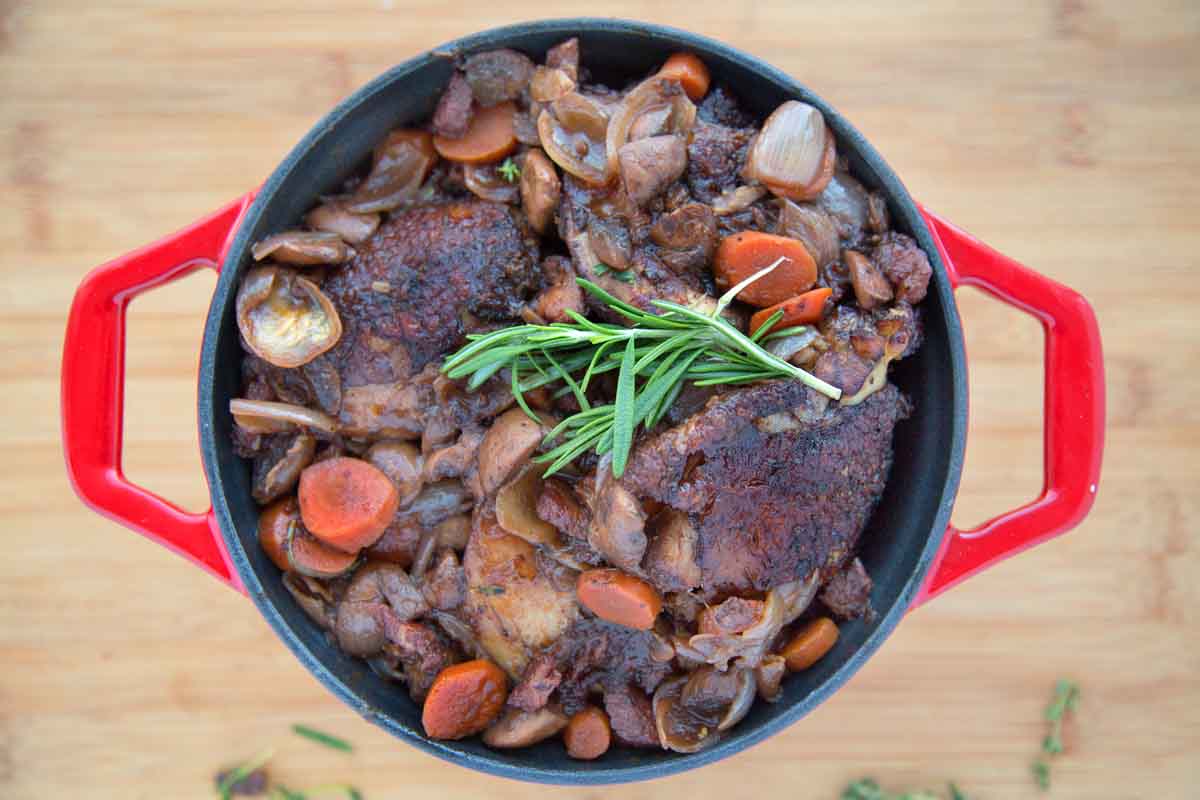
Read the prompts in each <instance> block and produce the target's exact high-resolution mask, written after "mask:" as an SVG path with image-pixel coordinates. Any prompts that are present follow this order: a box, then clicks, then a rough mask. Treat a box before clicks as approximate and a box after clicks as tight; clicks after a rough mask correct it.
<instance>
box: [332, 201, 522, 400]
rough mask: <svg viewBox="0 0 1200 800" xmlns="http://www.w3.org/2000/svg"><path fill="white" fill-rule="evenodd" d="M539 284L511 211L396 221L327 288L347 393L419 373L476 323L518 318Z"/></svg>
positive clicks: (449, 207)
mask: <svg viewBox="0 0 1200 800" xmlns="http://www.w3.org/2000/svg"><path fill="white" fill-rule="evenodd" d="M538 282H539V270H538V247H537V241H536V239H535V237H534V236H533V233H532V232H531V231H530V230H529V229H528V228H527V227H526V226H525V224H524V222H523V221H522V219H521V217H520V215H519V214H517V213H514V212H513V211H512V210H510V209H509V208H508V207H507V206H504V205H500V204H498V203H488V202H480V201H467V202H454V203H449V204H446V205H435V206H420V207H418V208H413V209H410V210H408V211H403V212H400V213H398V214H396V215H394V216H393V217H392V218H391V219H389V220H388V221H387V222H385V223H384V224H383V225H381V226H380V227H379V230H377V231H376V232H375V235H373V236H372V237H371V238H370V239H369V240H367V241H366V242H364V243H363V244H361V245H359V246H358V248H357V255H355V257H354V259H353V260H352V261H351V262H350V263H349V264H347V265H345V266H344V267H342V268H341V269H338V270H336V271H334V272H333V273H331V274H330V276H329V277H328V278H327V279H326V280H325V282H324V283H323V284H322V286H321V289H322V291H323V292H324V293H325V294H326V295H327V296H328V297H329V299H330V300H332V301H333V304H334V306H335V307H336V308H337V310H338V314H339V315H340V317H341V320H342V326H343V333H342V338H341V340H340V341H339V342H338V344H337V347H335V348H334V349H333V350H332V351H330V353H331V358H332V360H333V362H334V363H336V364H337V366H338V371H339V373H340V374H341V382H342V387H343V390H344V391H346V389H347V388H349V387H361V386H372V385H380V384H383V385H387V384H394V383H396V382H399V381H403V380H405V379H407V378H409V377H410V376H412V375H415V374H417V373H419V372H420V371H421V370H422V368H423V367H425V366H426V365H427V364H429V363H430V362H432V361H434V360H435V359H437V358H438V357H439V356H441V355H443V354H444V353H446V352H447V351H449V350H451V349H452V348H454V347H457V346H458V345H459V344H461V342H462V341H463V337H464V336H465V334H466V333H468V332H469V331H470V330H472V329H474V328H475V327H478V322H477V321H475V320H489V321H504V320H509V319H512V318H514V317H516V316H517V314H518V312H519V311H520V310H521V306H522V305H523V304H524V301H525V300H526V299H528V297H529V296H530V295H531V294H532V293H533V290H534V289H535V288H536V287H537V284H538ZM346 393H347V394H349V393H348V392H346ZM349 401H350V398H349V397H346V398H344V401H343V402H344V403H346V402H349Z"/></svg>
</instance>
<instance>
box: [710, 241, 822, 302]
mask: <svg viewBox="0 0 1200 800" xmlns="http://www.w3.org/2000/svg"><path fill="white" fill-rule="evenodd" d="M780 258H784V259H786V261H784V262H783V263H782V264H780V265H779V266H778V267H776V268H775V270H774V271H773V272H771V273H770V274H768V275H764V276H763V277H762V278H759V279H758V280H757V281H755V282H754V283H752V284H750V285H749V286H747V287H746V288H745V289H742V291H741V292H739V293H738V299H739V300H741V301H742V302H743V303H749V304H750V305H752V306H758V307H759V308H767V307H768V306H773V305H775V304H776V303H782V302H783V301H784V300H787V299H788V298H789V297H795V296H796V295H798V294H800V293H801V292H804V291H807V290H808V289H811V288H812V285H813V284H814V283H816V282H817V264H816V262H815V261H813V258H812V256H811V255H809V253H808V248H806V247H805V246H804V243H803V242H801V241H800V240H799V239H792V238H789V237H787V236H776V235H774V234H772V233H763V232H761V231H743V232H741V233H735V234H732V235H730V236H726V237H725V238H724V239H722V240H721V244H720V245H719V246H718V247H717V253H716V257H715V258H714V259H713V272H714V275H715V277H716V281H717V286H718V288H721V289H728V288H729V287H731V286H735V285H736V284H738V283H740V282H742V281H743V280H745V279H746V278H749V277H750V276H751V275H753V274H754V273H756V272H758V271H759V270H761V269H765V268H767V267H769V266H771V264H773V263H775V262H776V261H777V260H778V259H780Z"/></svg>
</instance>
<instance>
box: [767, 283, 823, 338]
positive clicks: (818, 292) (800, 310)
mask: <svg viewBox="0 0 1200 800" xmlns="http://www.w3.org/2000/svg"><path fill="white" fill-rule="evenodd" d="M832 294H833V290H832V289H827V288H825V287H821V288H820V289H813V290H811V291H808V292H805V293H804V294H801V295H796V296H795V297H793V298H792V299H790V300H784V301H783V302H782V303H776V304H775V305H773V306H771V307H770V308H764V309H763V310H762V311H755V312H754V314H753V315H751V317H750V332H751V333H757V332H758V329H759V328H761V327H762V326H763V324H764V323H765V322H766V321H767V320H768V319H770V318H771V315H772V314H774V313H775V312H776V311H782V312H783V316H782V317H780V318H779V322H777V323H775V326H774V327H773V328H771V330H775V331H781V330H783V329H784V328H791V327H794V326H796V325H811V324H812V323H814V322H820V321H821V315H822V314H823V313H824V311H825V301H826V300H828V299H829V296H830V295H832Z"/></svg>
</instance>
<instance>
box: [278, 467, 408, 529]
mask: <svg viewBox="0 0 1200 800" xmlns="http://www.w3.org/2000/svg"><path fill="white" fill-rule="evenodd" d="M299 497H300V516H301V518H302V519H303V520H304V527H305V528H307V529H308V530H309V532H311V533H312V535H313V536H316V537H317V538H318V539H320V540H321V541H322V542H324V543H325V544H327V545H329V546H331V547H336V548H337V549H338V550H342V551H344V552H347V553H357V552H358V551H359V550H361V549H362V548H364V547H368V546H370V545H372V544H374V543H375V541H376V540H377V539H379V537H380V536H382V535H383V532H384V530H385V529H386V528H387V526H388V525H389V524H390V523H391V521H392V518H393V517H394V516H396V509H397V508H399V506H400V496H399V494H398V493H397V492H396V486H395V484H393V483H392V481H391V479H390V478H388V476H387V475H384V474H383V472H382V471H380V470H379V468H378V467H374V466H372V465H370V464H368V463H367V462H366V461H361V460H359V459H357V458H345V457H342V458H331V459H329V460H327V461H320V462H318V463H316V464H313V465H312V466H310V467H308V468H306V469H305V470H304V472H302V473H300V490H299Z"/></svg>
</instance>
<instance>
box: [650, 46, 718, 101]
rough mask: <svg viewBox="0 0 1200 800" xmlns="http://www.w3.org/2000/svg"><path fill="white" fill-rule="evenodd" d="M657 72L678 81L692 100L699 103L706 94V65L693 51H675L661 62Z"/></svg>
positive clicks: (707, 82)
mask: <svg viewBox="0 0 1200 800" xmlns="http://www.w3.org/2000/svg"><path fill="white" fill-rule="evenodd" d="M658 74H659V75H661V76H663V77H664V78H670V79H672V80H676V81H679V85H680V86H682V87H683V90H684V91H685V92H687V96H688V97H689V98H691V100H692V102H695V103H699V102H700V100H701V99H703V98H704V95H706V94H708V84H709V80H710V79H709V76H708V67H706V66H704V62H703V61H701V60H700V57H699V56H697V55H695V54H694V53H675V54H674V55H672V56H671V57H670V58H668V59H667V60H666V62H664V63H663V65H662V67H661V68H660V69H659V70H658Z"/></svg>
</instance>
